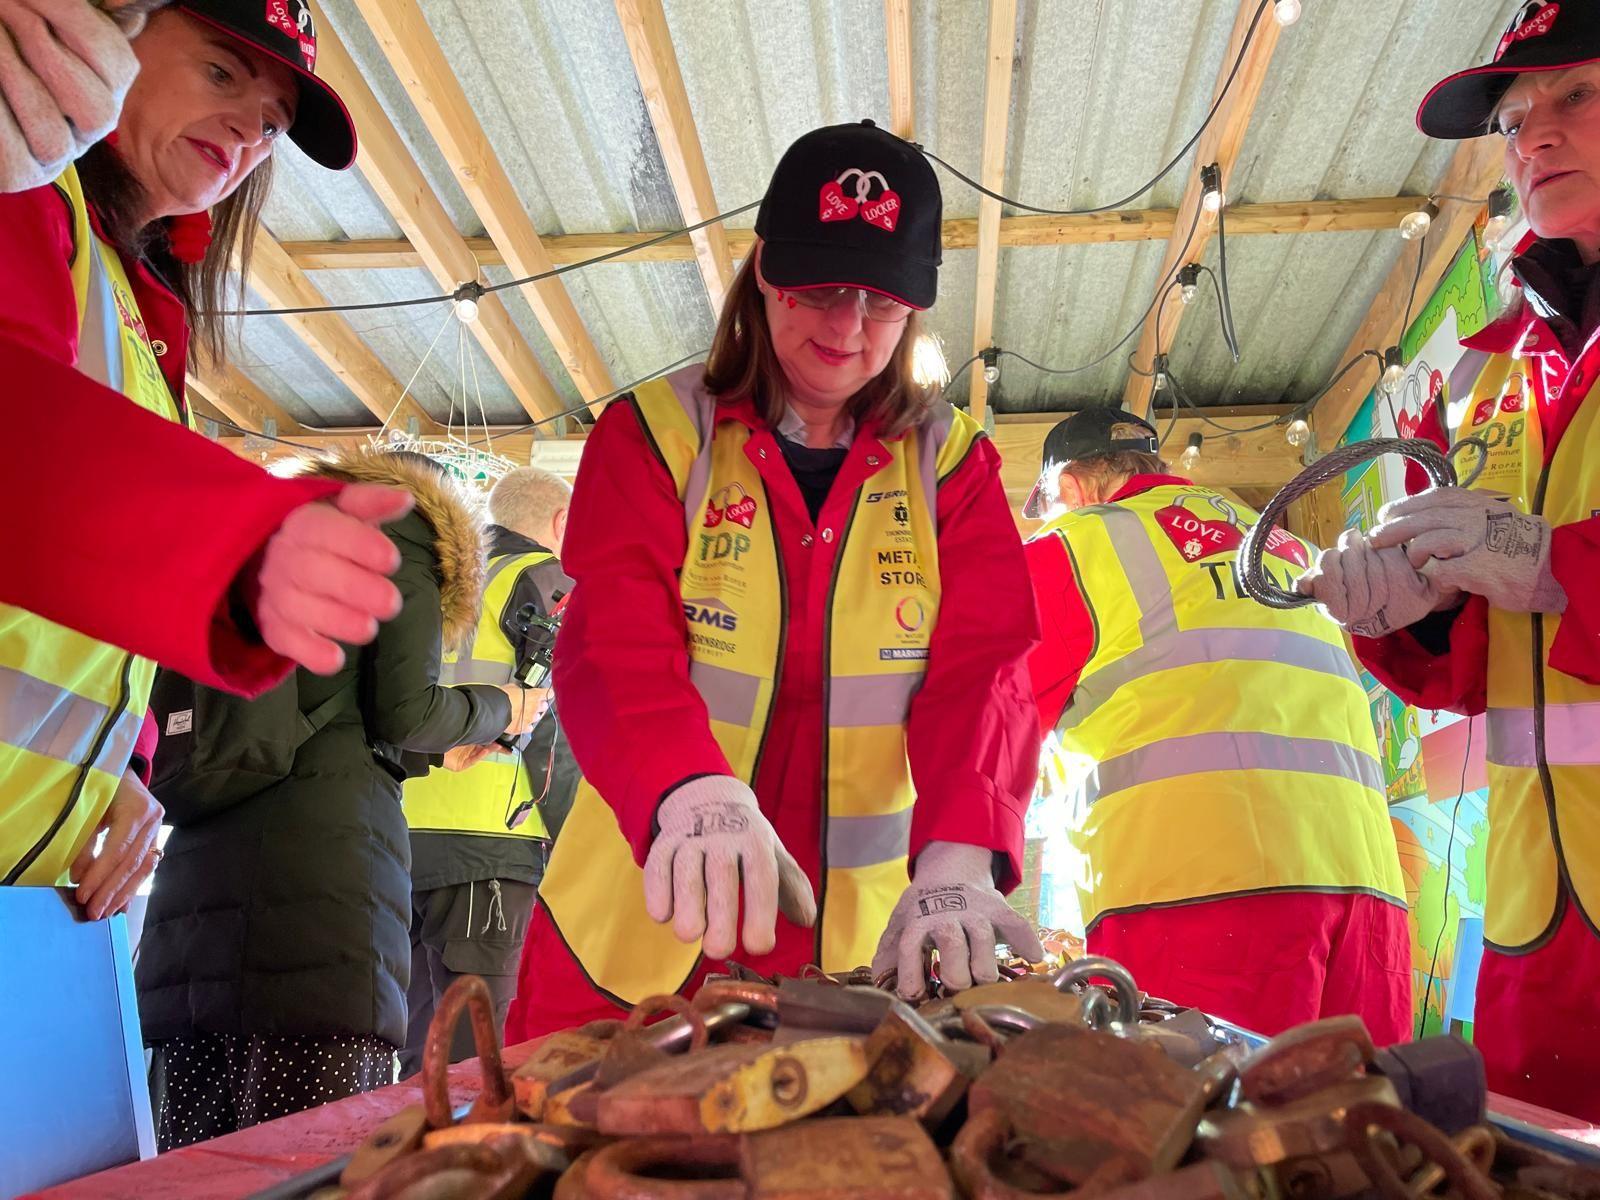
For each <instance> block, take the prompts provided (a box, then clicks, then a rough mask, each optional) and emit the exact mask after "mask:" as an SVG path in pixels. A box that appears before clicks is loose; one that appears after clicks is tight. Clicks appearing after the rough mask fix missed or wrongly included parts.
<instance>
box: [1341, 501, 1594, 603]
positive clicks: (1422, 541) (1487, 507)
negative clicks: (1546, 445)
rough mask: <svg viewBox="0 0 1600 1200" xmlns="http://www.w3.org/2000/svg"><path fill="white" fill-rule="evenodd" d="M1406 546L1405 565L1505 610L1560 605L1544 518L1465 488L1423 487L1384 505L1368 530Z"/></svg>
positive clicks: (1378, 540)
mask: <svg viewBox="0 0 1600 1200" xmlns="http://www.w3.org/2000/svg"><path fill="white" fill-rule="evenodd" d="M1368 538H1369V539H1370V541H1371V542H1372V544H1373V545H1374V546H1376V547H1378V548H1380V549H1382V548H1384V547H1387V546H1401V545H1403V546H1404V547H1405V552H1406V556H1407V558H1409V559H1410V562H1411V565H1412V566H1414V567H1416V568H1417V569H1418V570H1420V571H1421V572H1422V573H1423V574H1424V575H1426V576H1428V578H1430V579H1432V580H1433V581H1434V583H1436V584H1438V585H1439V586H1440V587H1441V588H1459V589H1460V590H1461V591H1463V592H1471V593H1472V594H1473V595H1475V596H1483V597H1485V598H1486V599H1487V600H1488V601H1489V603H1490V604H1492V605H1494V606H1495V607H1496V608H1499V609H1504V610H1506V611H1508V612H1556V613H1558V612H1562V611H1564V610H1565V609H1566V607H1567V593H1566V592H1565V591H1564V590H1563V589H1562V587H1561V585H1560V584H1559V583H1557V582H1556V579H1555V576H1554V575H1552V574H1551V573H1550V522H1548V521H1546V520H1545V519H1544V518H1543V517H1534V516H1529V515H1528V514H1527V513H1524V512H1519V511H1518V510H1517V509H1516V508H1513V507H1512V505H1511V504H1510V502H1509V501H1506V500H1501V499H1498V498H1496V497H1494V496H1491V495H1490V494H1488V493H1487V492H1478V491H1472V490H1470V489H1468V488H1459V487H1448V488H1430V489H1429V490H1428V491H1426V492H1423V493H1422V494H1421V495H1420V496H1408V497H1407V498H1406V499H1404V500H1396V501H1395V502H1394V503H1393V504H1386V505H1384V506H1383V508H1382V509H1380V510H1379V512H1378V524H1377V525H1376V526H1374V527H1373V530H1372V532H1371V533H1370V534H1369V535H1368Z"/></svg>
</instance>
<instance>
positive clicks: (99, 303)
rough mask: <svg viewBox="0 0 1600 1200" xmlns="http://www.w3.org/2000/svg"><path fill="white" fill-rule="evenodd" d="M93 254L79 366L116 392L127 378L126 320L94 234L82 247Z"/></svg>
mask: <svg viewBox="0 0 1600 1200" xmlns="http://www.w3.org/2000/svg"><path fill="white" fill-rule="evenodd" d="M81 252H82V253H84V254H87V255H88V256H89V291H88V294H87V295H86V296H85V297H84V302H83V321H82V323H81V324H80V325H79V328H78V370H80V371H82V372H83V373H84V374H85V375H87V376H88V377H89V378H90V379H94V380H97V381H99V382H100V383H103V384H105V385H106V386H107V387H108V388H110V389H111V390H112V391H114V392H120V391H122V390H123V386H124V384H125V382H126V380H125V377H124V372H123V369H122V321H121V320H120V319H119V318H118V316H117V299H116V296H115V294H114V293H113V292H112V290H111V278H110V276H108V275H107V274H106V264H105V260H104V259H102V258H101V257H100V243H99V241H98V239H96V238H94V237H92V236H91V237H90V239H89V244H88V245H86V246H83V247H81Z"/></svg>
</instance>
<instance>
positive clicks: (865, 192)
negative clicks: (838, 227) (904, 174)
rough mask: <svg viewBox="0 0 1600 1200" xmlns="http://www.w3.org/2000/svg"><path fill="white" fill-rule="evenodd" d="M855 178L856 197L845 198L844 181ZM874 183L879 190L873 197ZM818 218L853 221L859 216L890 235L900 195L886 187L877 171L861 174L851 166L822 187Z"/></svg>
mask: <svg viewBox="0 0 1600 1200" xmlns="http://www.w3.org/2000/svg"><path fill="white" fill-rule="evenodd" d="M852 177H854V179H855V195H854V196H847V195H845V191H844V185H845V181H846V180H848V179H850V178H852ZM874 181H876V183H877V185H878V188H879V191H878V195H877V196H876V197H875V198H874V197H873V195H872V185H873V183H874ZM818 200H819V204H818V212H817V219H818V220H820V221H824V222H833V221H852V220H854V219H855V218H856V217H860V218H861V219H862V220H863V221H865V222H866V223H867V224H868V225H875V226H877V227H878V228H879V229H882V230H883V231H885V232H886V233H893V232H894V228H895V226H896V225H897V224H899V222H900V208H901V205H900V193H898V192H896V191H895V190H894V189H893V188H891V187H890V186H889V181H888V180H886V179H885V178H884V177H883V175H882V174H881V173H880V172H877V171H863V170H862V169H861V168H860V167H851V168H850V169H849V170H848V171H846V172H844V173H843V174H842V175H840V176H839V177H838V178H837V179H830V180H828V182H827V183H825V184H823V185H822V191H821V193H820V195H819V197H818Z"/></svg>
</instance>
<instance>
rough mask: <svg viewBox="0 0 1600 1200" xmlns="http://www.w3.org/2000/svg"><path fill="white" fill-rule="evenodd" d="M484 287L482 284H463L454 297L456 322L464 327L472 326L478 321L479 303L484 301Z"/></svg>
mask: <svg viewBox="0 0 1600 1200" xmlns="http://www.w3.org/2000/svg"><path fill="white" fill-rule="evenodd" d="M483 295H484V291H483V285H482V284H480V283H471V282H469V283H463V284H462V285H461V286H460V287H458V288H457V289H456V290H455V292H454V293H453V295H452V297H451V298H452V299H453V300H454V301H455V305H454V308H455V313H456V320H458V321H460V322H461V323H462V324H463V325H471V324H472V323H473V322H474V321H476V320H477V319H478V301H479V300H481V299H483Z"/></svg>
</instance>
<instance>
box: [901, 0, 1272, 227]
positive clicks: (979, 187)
mask: <svg viewBox="0 0 1600 1200" xmlns="http://www.w3.org/2000/svg"><path fill="white" fill-rule="evenodd" d="M1271 3H1272V0H1261V2H1260V3H1259V4H1257V5H1256V11H1255V15H1254V16H1253V17H1251V19H1250V27H1249V28H1248V29H1247V30H1246V31H1245V35H1244V41H1243V42H1242V43H1241V44H1240V46H1239V53H1238V54H1237V55H1235V56H1234V60H1233V67H1232V69H1231V70H1230V71H1229V72H1228V77H1227V79H1226V80H1225V81H1224V82H1223V85H1222V87H1221V88H1220V89H1219V90H1218V92H1217V97H1216V99H1215V100H1214V101H1213V102H1212V104H1211V109H1210V111H1208V112H1207V113H1206V116H1205V120H1203V121H1201V122H1200V127H1199V128H1198V129H1196V130H1195V131H1194V135H1193V136H1192V137H1190V138H1189V140H1188V141H1186V142H1184V144H1183V145H1182V146H1181V147H1180V148H1179V150H1178V152H1177V153H1176V154H1175V155H1173V156H1172V158H1171V159H1170V160H1169V161H1168V162H1167V165H1166V166H1164V167H1162V168H1161V169H1160V170H1159V171H1157V172H1156V174H1155V175H1154V176H1153V177H1152V178H1151V179H1150V180H1149V181H1147V182H1146V183H1144V184H1143V185H1142V186H1140V187H1139V188H1138V190H1136V191H1134V192H1130V193H1129V194H1128V195H1126V196H1124V197H1122V198H1121V199H1120V200H1113V201H1112V202H1111V203H1109V204H1101V205H1097V206H1096V207H1094V208H1043V207H1041V206H1039V205H1037V204H1028V203H1026V202H1025V201H1022V200H1018V199H1016V198H1014V197H1012V196H1007V195H1006V194H1004V193H1003V192H997V191H995V190H994V189H993V188H988V187H985V186H984V185H983V184H981V183H979V182H978V181H977V180H976V179H974V178H973V177H972V176H970V175H968V174H966V173H965V172H963V171H962V170H960V169H959V168H957V167H954V166H952V165H951V164H950V163H948V162H946V161H945V160H944V159H942V158H940V157H939V156H938V155H937V154H935V153H934V152H933V151H932V150H929V149H928V148H927V147H926V146H924V145H923V144H922V143H920V142H912V143H911V145H913V146H915V147H916V148H917V149H918V150H920V151H921V152H922V153H923V154H925V155H926V156H927V157H928V159H929V161H931V162H935V163H937V164H938V165H939V166H941V167H943V168H944V169H945V170H946V171H948V172H950V174H951V175H953V176H955V177H956V178H957V179H959V180H960V181H961V182H962V183H964V184H966V185H967V186H968V187H970V188H972V189H974V190H975V191H978V192H980V193H982V194H983V195H985V196H988V197H989V198H990V199H991V200H998V201H1000V203H1002V204H1005V205H1009V206H1010V207H1011V208H1015V209H1020V210H1022V211H1023V212H1031V213H1039V214H1040V215H1042V216H1047V217H1087V216H1093V215H1094V214H1095V213H1103V212H1111V211H1113V210H1114V209H1118V208H1126V207H1127V206H1128V205H1129V204H1132V203H1133V202H1134V201H1135V200H1137V199H1139V197H1141V196H1143V195H1144V194H1145V193H1146V192H1148V191H1150V190H1151V189H1152V188H1154V187H1155V186H1156V184H1158V183H1160V182H1161V181H1162V180H1163V179H1165V178H1166V177H1167V176H1168V175H1170V174H1171V173H1172V171H1173V169H1174V168H1175V167H1176V166H1177V165H1178V164H1179V163H1180V162H1182V161H1183V160H1184V158H1185V157H1186V156H1187V155H1188V153H1189V151H1191V150H1193V149H1194V148H1195V146H1196V145H1198V144H1199V142H1200V139H1201V138H1202V137H1203V136H1204V135H1205V132H1206V130H1207V129H1209V128H1210V127H1211V123H1212V122H1213V121H1214V120H1216V118H1217V113H1218V112H1220V111H1221V110H1222V105H1223V103H1224V102H1225V101H1226V100H1227V98H1228V94H1229V92H1231V91H1232V90H1233V85H1234V82H1235V80H1237V79H1238V78H1239V71H1240V69H1241V68H1242V67H1243V66H1244V60H1245V55H1247V54H1248V53H1249V52H1250V43H1251V42H1252V41H1254V40H1255V36H1256V29H1257V28H1258V27H1259V26H1260V24H1261V17H1262V14H1264V13H1265V12H1266V11H1267V6H1268V5H1269V4H1271Z"/></svg>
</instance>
